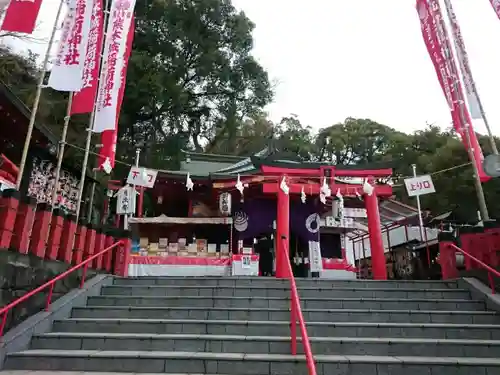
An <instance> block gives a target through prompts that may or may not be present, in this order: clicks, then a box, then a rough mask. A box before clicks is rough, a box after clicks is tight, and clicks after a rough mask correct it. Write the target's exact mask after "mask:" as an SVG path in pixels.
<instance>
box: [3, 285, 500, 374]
mask: <svg viewBox="0 0 500 375" xmlns="http://www.w3.org/2000/svg"><path fill="white" fill-rule="evenodd" d="M297 284H298V287H299V294H300V296H301V301H302V306H303V312H304V318H305V320H306V322H307V328H308V333H309V336H310V337H311V344H312V349H313V353H314V355H315V358H316V367H317V372H318V374H325V375H403V374H404V375H414V374H418V375H447V374H450V375H451V374H453V375H497V374H500V318H499V316H498V315H497V314H496V313H495V312H492V311H486V309H485V304H484V303H483V302H482V301H478V300H472V299H471V296H470V293H469V291H468V290H466V289H460V288H459V287H458V285H457V283H456V282H432V281H422V282H411V281H399V282H381V281H333V280H318V279H308V280H305V279H298V280H297ZM289 295H290V292H289V282H288V280H276V279H269V278H141V279H134V278H129V279H115V280H114V284H113V285H112V286H107V287H103V289H102V292H101V295H99V296H96V297H89V298H88V301H87V305H86V306H85V307H76V308H74V309H73V311H72V315H71V318H69V319H66V320H62V321H56V322H55V323H54V325H53V328H52V332H50V333H46V334H42V335H38V336H35V337H34V338H33V340H32V342H31V347H30V349H29V350H26V351H22V352H17V353H12V354H9V355H8V356H7V359H6V363H5V368H6V369H8V370H45V371H100V372H130V373H169V374H221V375H229V374H236V375H289V374H301V375H307V367H306V364H305V360H304V356H303V355H298V356H292V355H290V337H289V335H290V327H289V319H290V313H289V310H288V309H289V304H290V301H289ZM298 347H299V349H300V350H302V345H300V343H299V345H298Z"/></svg>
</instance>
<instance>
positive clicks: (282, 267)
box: [276, 177, 310, 278]
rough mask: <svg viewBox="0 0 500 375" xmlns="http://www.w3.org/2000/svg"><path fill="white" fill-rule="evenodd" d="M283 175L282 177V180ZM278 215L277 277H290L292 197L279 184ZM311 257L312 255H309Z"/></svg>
mask: <svg viewBox="0 0 500 375" xmlns="http://www.w3.org/2000/svg"><path fill="white" fill-rule="evenodd" d="M282 178H283V177H281V178H280V181H281V180H282ZM277 196H278V199H277V205H278V206H277V215H276V244H277V245H276V277H277V278H286V277H289V275H288V272H287V266H286V263H284V262H289V261H290V259H289V255H288V251H289V246H290V197H289V195H288V194H285V192H284V191H283V190H281V189H280V187H279V186H278V192H277ZM309 258H310V257H309Z"/></svg>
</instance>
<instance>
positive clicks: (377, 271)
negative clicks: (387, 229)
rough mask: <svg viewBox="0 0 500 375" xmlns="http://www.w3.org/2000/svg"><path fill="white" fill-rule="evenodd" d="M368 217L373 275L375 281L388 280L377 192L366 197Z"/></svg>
mask: <svg viewBox="0 0 500 375" xmlns="http://www.w3.org/2000/svg"><path fill="white" fill-rule="evenodd" d="M364 200H365V206H366V216H367V219H368V232H369V236H370V251H371V258H372V274H373V279H374V280H387V268H386V265H385V252H384V242H383V241H382V230H381V225H380V214H379V211H378V199H377V194H376V193H375V191H373V192H372V194H371V195H368V194H365V195H364Z"/></svg>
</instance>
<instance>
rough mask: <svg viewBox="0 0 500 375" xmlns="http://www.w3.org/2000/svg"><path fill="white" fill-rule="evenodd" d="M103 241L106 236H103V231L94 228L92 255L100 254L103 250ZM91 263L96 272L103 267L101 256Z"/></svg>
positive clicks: (99, 228)
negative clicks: (93, 249)
mask: <svg viewBox="0 0 500 375" xmlns="http://www.w3.org/2000/svg"><path fill="white" fill-rule="evenodd" d="M105 241H106V235H105V234H104V232H103V229H102V228H101V227H98V228H96V235H95V246H94V248H95V251H94V254H96V253H100V252H101V251H102V250H104V243H105ZM93 263H94V268H95V269H96V270H99V269H101V268H102V265H103V256H102V255H100V256H98V257H97V258H96V259H95V261H94V262H93Z"/></svg>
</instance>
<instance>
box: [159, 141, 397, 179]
mask: <svg viewBox="0 0 500 375" xmlns="http://www.w3.org/2000/svg"><path fill="white" fill-rule="evenodd" d="M183 153H184V160H183V161H182V162H181V168H180V170H179V171H160V172H162V174H163V175H164V176H165V177H167V178H184V177H185V176H186V175H187V174H188V173H189V174H190V176H191V178H193V179H198V180H225V179H234V178H235V177H236V176H237V175H245V176H248V175H254V174H259V173H261V167H262V166H271V167H276V168H286V169H310V170H318V169H320V168H322V167H325V166H331V163H328V162H304V161H302V160H301V159H300V158H299V157H298V156H297V155H296V154H292V153H289V152H280V151H278V150H276V149H274V148H272V147H265V148H264V149H262V150H261V151H259V152H257V153H255V154H254V155H250V156H246V157H245V156H234V155H221V154H204V153H197V152H191V151H183ZM333 167H335V169H338V170H358V171H359V170H380V169H390V168H391V167H392V164H391V163H388V162H383V163H370V164H363V165H334V166H333Z"/></svg>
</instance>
